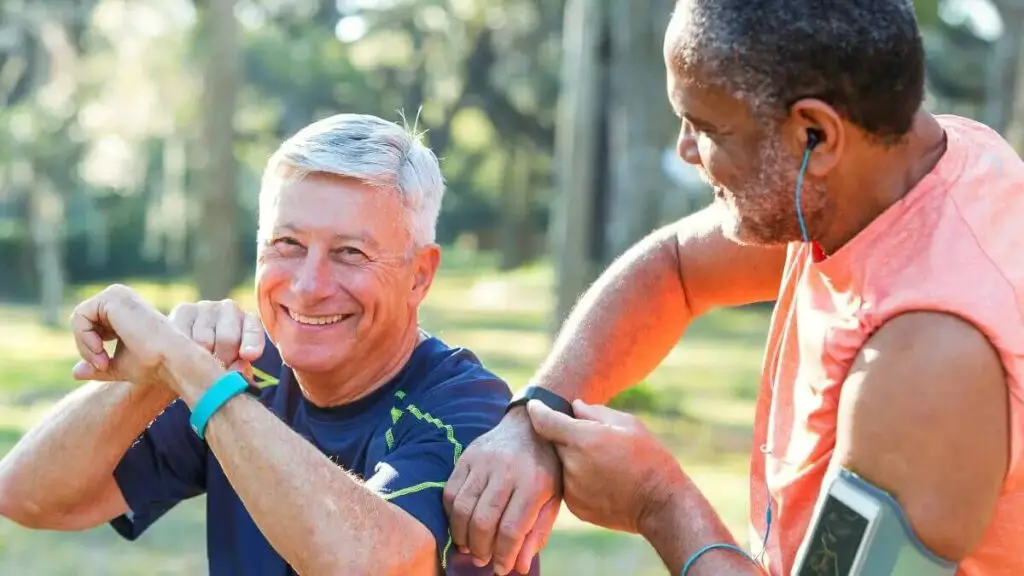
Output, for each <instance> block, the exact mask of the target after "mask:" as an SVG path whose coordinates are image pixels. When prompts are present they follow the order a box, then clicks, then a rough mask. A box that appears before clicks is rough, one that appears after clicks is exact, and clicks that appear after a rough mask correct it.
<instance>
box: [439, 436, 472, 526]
mask: <svg viewBox="0 0 1024 576" xmlns="http://www.w3.org/2000/svg"><path fill="white" fill-rule="evenodd" d="M470 450H472V447H470ZM468 477H469V459H468V458H467V457H466V455H465V454H463V456H462V458H460V459H459V461H458V462H456V463H455V470H453V471H452V475H451V476H449V477H448V481H447V482H445V485H444V491H443V492H442V493H441V497H442V500H443V502H444V511H445V514H447V515H448V516H449V517H450V516H452V515H454V513H455V511H454V509H453V508H452V505H453V504H454V503H455V498H456V497H457V496H458V495H459V490H461V489H462V485H463V484H464V483H465V482H466V478H468Z"/></svg>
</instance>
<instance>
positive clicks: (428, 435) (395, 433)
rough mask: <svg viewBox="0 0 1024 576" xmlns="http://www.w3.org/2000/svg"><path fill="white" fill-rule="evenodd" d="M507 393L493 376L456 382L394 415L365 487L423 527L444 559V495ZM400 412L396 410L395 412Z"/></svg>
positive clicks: (408, 402) (447, 541)
mask: <svg viewBox="0 0 1024 576" xmlns="http://www.w3.org/2000/svg"><path fill="white" fill-rule="evenodd" d="M510 396H511V394H510V392H509V390H508V387H507V386H506V385H505V384H504V383H503V382H501V381H500V380H498V379H496V378H493V377H491V378H480V379H474V378H462V377H460V378H457V379H456V380H454V381H452V382H449V383H446V384H444V385H442V386H438V387H437V388H434V389H433V390H431V391H430V392H428V393H427V394H425V395H423V396H422V397H409V398H406V399H405V401H404V402H403V404H402V405H401V406H400V414H399V413H398V412H393V413H392V420H393V421H394V423H393V425H392V426H391V428H390V430H389V432H390V433H389V434H388V435H387V438H388V439H387V443H388V453H387V455H386V456H385V457H384V458H383V459H382V460H381V461H380V462H379V463H378V464H377V467H376V469H375V471H374V475H373V476H372V477H371V478H370V479H368V480H367V481H366V486H367V487H369V488H370V489H372V490H375V491H377V492H379V493H380V494H382V496H383V497H384V498H385V499H387V500H388V501H390V502H392V503H393V504H395V505H397V506H398V507H400V508H402V509H403V510H405V511H406V512H407V513H408V514H410V515H411V516H413V517H414V518H416V519H417V520H418V521H419V522H420V523H421V524H423V525H424V526H426V527H427V528H428V529H429V530H430V532H431V534H432V535H433V537H434V540H435V542H436V543H437V546H438V550H439V552H440V553H442V554H444V555H445V556H446V557H447V556H448V555H449V554H451V553H452V552H453V551H452V550H451V549H450V539H449V534H448V517H447V515H446V513H445V510H444V504H443V501H442V491H443V490H444V485H445V483H446V482H447V481H448V477H449V476H451V474H452V471H453V470H454V469H455V462H456V460H457V459H458V458H459V456H461V454H462V452H463V451H465V449H466V447H467V446H468V445H469V444H470V443H471V442H472V441H473V440H475V439H476V438H477V437H479V436H480V435H482V434H483V433H485V432H487V431H488V430H490V429H491V428H493V427H494V426H495V425H497V423H498V422H499V421H500V420H501V416H502V414H503V413H504V408H505V405H506V403H507V402H508V400H509V398H510ZM396 410H398V409H396Z"/></svg>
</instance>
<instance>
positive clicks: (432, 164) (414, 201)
mask: <svg viewBox="0 0 1024 576" xmlns="http://www.w3.org/2000/svg"><path fill="white" fill-rule="evenodd" d="M284 168H287V169H288V174H287V176H285V175H284V174H282V169H284ZM317 173H319V174H332V175H335V176H343V177H346V178H353V179H355V180H359V181H361V182H363V183H366V184H369V185H371V186H376V187H379V188H382V189H386V190H392V191H395V192H397V193H398V195H399V196H400V198H401V199H402V204H403V205H404V206H405V208H406V210H407V211H408V214H409V232H410V235H411V236H412V239H413V242H415V243H416V244H417V245H420V246H422V245H426V244H431V243H433V242H434V239H435V237H436V231H437V217H438V215H439V214H440V212H441V200H442V198H443V196H444V179H443V177H442V176H441V168H440V166H439V165H438V161H437V156H435V155H434V153H433V152H431V151H430V149H429V148H427V147H426V146H424V145H423V144H422V143H421V142H420V135H419V134H417V133H416V131H415V128H412V129H410V128H408V127H405V126H402V125H399V124H396V123H394V122H388V121H387V120H384V119H382V118H378V117H376V116H371V115H369V114H337V115H335V116H330V117H328V118H324V119H322V120H318V121H316V122H313V123H312V124H310V125H309V126H306V127H305V128H303V129H302V130H300V131H299V132H297V133H296V134H295V135H294V136H292V137H291V138H289V139H287V140H285V141H284V142H283V143H282V144H281V146H280V147H279V148H278V149H277V151H276V152H274V154H273V156H271V157H270V160H269V161H268V162H267V167H266V170H264V172H263V183H262V186H261V191H260V209H261V210H260V211H261V212H262V211H263V206H264V202H265V201H266V200H268V199H267V198H265V197H264V191H265V190H267V189H269V188H270V186H269V185H270V184H271V182H272V181H280V180H281V179H283V178H287V180H289V181H292V180H295V179H301V178H303V177H305V176H306V175H308V174H317ZM261 220H262V216H261ZM261 228H262V225H261Z"/></svg>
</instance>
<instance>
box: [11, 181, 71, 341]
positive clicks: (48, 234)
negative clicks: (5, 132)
mask: <svg viewBox="0 0 1024 576" xmlns="http://www.w3.org/2000/svg"><path fill="white" fill-rule="evenodd" d="M16 178H17V180H18V181H20V182H19V184H22V185H25V186H27V187H28V189H29V225H30V227H31V231H32V244H33V248H34V250H33V253H34V254H35V262H36V274H38V276H39V294H40V298H39V304H40V310H41V313H42V317H41V320H42V323H43V324H45V325H47V326H52V327H55V328H56V327H59V326H60V324H61V318H62V317H63V314H62V313H61V306H62V305H63V303H64V264H63V258H64V251H63V246H62V244H61V243H62V236H63V230H64V199H63V198H62V197H61V195H60V194H57V193H55V191H54V190H53V188H52V187H51V186H50V185H49V182H48V181H47V180H46V178H45V177H37V176H36V174H35V170H34V169H33V167H32V166H31V164H30V163H29V162H28V161H25V162H22V163H21V166H20V167H19V174H18V176H16Z"/></svg>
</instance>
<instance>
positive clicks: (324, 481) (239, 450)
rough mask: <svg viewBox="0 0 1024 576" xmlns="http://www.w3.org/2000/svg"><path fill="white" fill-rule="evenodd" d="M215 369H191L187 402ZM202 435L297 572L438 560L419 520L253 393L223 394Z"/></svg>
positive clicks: (422, 569)
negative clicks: (231, 396)
mask: <svg viewBox="0 0 1024 576" xmlns="http://www.w3.org/2000/svg"><path fill="white" fill-rule="evenodd" d="M221 373H222V370H221V368H220V367H219V366H218V365H217V364H216V363H215V362H213V363H211V364H210V365H208V366H207V367H205V368H203V369H202V370H195V371H193V375H192V376H190V377H189V378H192V379H193V383H192V384H190V385H189V388H190V389H189V390H185V389H182V390H181V393H182V398H183V399H184V400H185V401H186V402H188V403H189V405H191V406H194V405H195V403H196V401H198V399H199V397H200V396H201V395H202V392H203V391H204V389H205V388H206V386H208V385H209V383H212V382H213V381H214V380H216V379H217V378H218V377H219V376H220V374H221ZM205 434H206V439H207V442H208V444H209V446H210V448H211V450H213V453H214V455H215V456H216V458H217V461H218V462H219V463H220V466H221V468H222V469H223V470H224V474H225V475H226V476H227V478H228V481H229V482H230V483H231V486H232V487H233V488H234V490H235V492H236V493H237V494H238V496H239V498H240V499H241V500H242V503H243V504H244V505H245V508H246V510H248V512H249V513H250V514H251V515H252V518H253V520H254V521H255V522H256V524H257V525H258V526H259V527H260V530H261V531H262V532H263V534H264V535H265V536H266V537H267V540H268V541H269V542H270V543H271V545H272V546H273V547H274V549H275V550H276V551H277V552H278V553H279V554H281V556H282V557H283V558H285V559H286V560H287V561H288V562H289V563H290V564H291V565H292V566H294V567H295V568H296V569H297V570H298V572H299V573H301V574H331V573H338V572H339V571H341V572H346V573H353V574H357V573H380V574H390V573H392V572H395V573H397V572H405V571H411V572H413V573H416V574H422V573H433V572H432V570H433V569H434V567H435V566H436V565H437V563H438V560H437V555H436V552H435V545H434V542H433V539H432V537H431V536H430V534H429V531H427V529H426V528H425V527H423V526H422V525H420V524H419V522H418V521H417V520H416V519H415V518H413V517H412V516H410V515H408V514H407V513H406V512H404V511H403V510H401V509H400V508H398V507H396V506H393V505H391V504H389V503H388V502H386V501H385V500H384V499H382V498H381V497H380V496H379V495H377V494H375V493H373V492H372V491H370V490H369V489H368V488H366V487H365V486H363V485H362V483H360V482H359V481H358V480H357V479H356V478H354V477H353V476H351V475H350V474H349V473H347V472H346V471H345V470H344V469H342V468H340V467H339V466H338V465H336V464H334V463H333V462H331V461H330V460H329V459H328V458H327V457H326V456H324V455H323V454H322V453H321V452H320V451H319V450H317V449H316V447H314V446H313V445H312V444H310V443H309V442H307V441H306V440H305V439H303V438H302V437H300V436H299V435H298V434H296V433H295V432H294V431H292V430H291V429H290V428H288V427H287V426H286V425H285V424H284V423H283V422H281V420H280V419H278V418H277V417H276V416H275V415H274V414H273V413H271V412H270V411H269V410H267V409H266V408H264V407H263V406H262V405H260V404H259V403H258V402H257V401H256V400H254V399H252V398H249V397H247V396H244V395H240V396H237V397H235V398H234V399H232V400H230V401H228V402H227V403H225V404H224V405H223V406H222V407H221V408H220V409H219V410H218V411H217V412H216V414H215V415H214V416H213V417H212V418H211V419H210V422H209V424H208V426H207V428H206V433H205ZM423 535H425V536H426V537H425V538H422V537H420V536H423ZM339 542H342V543H344V545H339Z"/></svg>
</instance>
